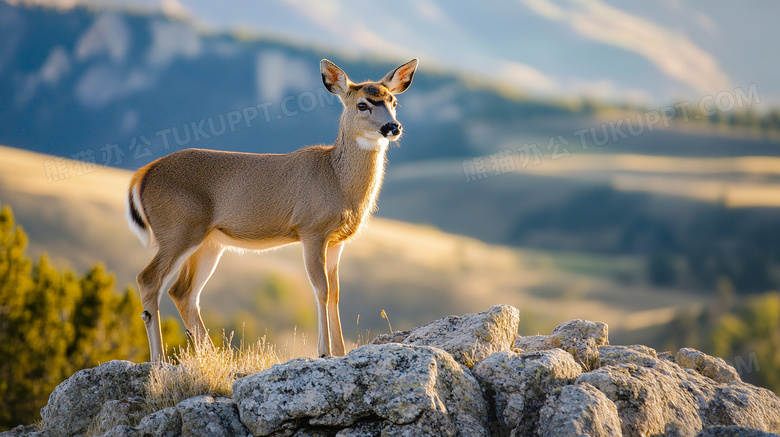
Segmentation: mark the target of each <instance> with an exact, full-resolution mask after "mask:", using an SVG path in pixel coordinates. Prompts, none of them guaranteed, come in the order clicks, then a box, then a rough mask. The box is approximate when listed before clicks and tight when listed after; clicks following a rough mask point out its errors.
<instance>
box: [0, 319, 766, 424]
mask: <svg viewBox="0 0 780 437" xmlns="http://www.w3.org/2000/svg"><path fill="white" fill-rule="evenodd" d="M517 319H518V311H517V310H516V309H514V308H512V307H507V306H494V307H491V308H490V309H489V310H488V311H486V312H484V313H479V314H470V315H467V316H461V317H455V316H451V317H447V318H444V319H441V320H438V321H436V322H433V323H431V324H430V325H426V326H423V327H421V328H417V329H414V330H412V331H410V332H407V333H399V332H396V333H394V334H393V335H392V336H380V337H379V338H378V339H377V340H375V342H376V343H382V344H372V345H367V346H362V347H359V348H357V349H355V350H353V351H351V352H350V353H349V354H347V355H346V356H344V357H340V358H325V359H310V358H301V359H296V360H292V361H289V362H287V363H284V364H278V365H275V366H273V367H271V368H270V369H268V370H265V371H263V372H260V373H257V374H255V375H249V376H246V377H244V378H241V379H239V380H237V381H236V382H235V383H234V384H233V396H232V398H226V397H214V396H211V395H208V394H206V395H201V396H196V397H193V398H190V399H186V400H184V401H182V402H180V403H179V404H178V405H176V406H173V407H169V408H164V409H162V410H160V411H156V412H153V413H151V414H147V413H148V412H147V411H146V410H145V408H144V405H146V404H145V402H144V399H143V396H144V395H145V384H146V382H147V380H148V375H149V372H150V370H151V368H152V367H151V366H152V365H151V364H149V363H144V364H133V363H129V362H124V361H112V362H109V363H105V364H102V365H100V366H98V367H96V368H93V369H86V370H82V371H80V372H77V373H76V374H74V375H73V376H72V377H71V378H69V379H68V380H67V381H65V382H63V383H62V384H60V386H58V387H57V389H55V391H54V392H53V393H52V395H51V397H50V399H49V404H48V405H47V406H46V407H45V408H44V409H43V410H42V415H43V417H44V421H43V429H40V430H39V429H37V428H36V427H32V426H27V427H18V428H16V429H14V430H11V431H8V432H6V433H2V434H1V435H2V436H3V437H10V436H23V435H24V436H40V437H49V436H53V437H55V436H80V435H84V434H85V433H87V432H89V433H91V434H92V435H103V436H114V437H120V436H122V437H140V436H170V437H177V436H206V437H208V436H244V435H256V436H296V437H305V436H311V437H326V436H327V437H333V436H338V437H369V436H370V437H374V436H489V435H500V436H505V435H511V436H530V435H538V436H571V435H587V436H615V435H617V436H619V435H623V436H647V435H665V436H690V437H694V436H701V437H708V436H751V437H753V436H777V434H772V433H776V432H778V431H780V399H778V397H777V396H776V395H775V394H773V393H772V392H770V391H768V390H765V389H762V388H758V387H754V386H751V385H749V384H746V383H744V382H742V381H741V380H740V378H739V375H737V373H736V371H735V370H734V369H733V368H732V367H730V366H729V365H728V364H727V363H726V362H725V361H723V360H721V359H718V358H714V357H711V356H709V355H706V354H704V353H702V352H700V351H697V350H694V349H681V350H680V351H678V352H677V353H676V354H670V353H661V354H658V353H656V351H655V350H653V349H651V348H649V347H646V346H641V345H633V346H617V345H610V344H609V340H608V335H607V326H606V325H605V324H603V323H596V322H590V321H585V320H573V321H570V322H566V323H564V324H561V325H560V326H558V327H557V328H555V330H553V332H552V333H551V334H550V335H537V336H528V337H518V338H516V339H515V338H514V337H515V334H514V330H516V327H517ZM134 424H137V425H135V426H133V425H134Z"/></svg>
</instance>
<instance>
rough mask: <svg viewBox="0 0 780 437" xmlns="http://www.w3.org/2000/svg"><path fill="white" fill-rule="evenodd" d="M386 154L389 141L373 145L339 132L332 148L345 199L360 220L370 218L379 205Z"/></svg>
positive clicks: (381, 141)
mask: <svg viewBox="0 0 780 437" xmlns="http://www.w3.org/2000/svg"><path fill="white" fill-rule="evenodd" d="M372 145H373V146H375V147H371V146H372ZM386 151H387V141H386V140H384V141H383V140H380V141H379V143H377V142H376V141H374V142H373V143H372V142H371V141H370V140H368V139H358V138H355V137H350V136H349V135H346V134H344V133H343V131H339V136H338V139H337V140H336V143H335V144H334V146H333V155H332V159H333V168H334V170H335V171H336V175H337V177H338V178H339V183H340V185H341V188H342V190H343V192H344V195H345V198H346V199H347V201H348V202H349V203H350V204H351V205H352V207H353V210H354V212H355V213H358V214H359V215H360V218H361V221H362V219H365V218H368V216H369V215H370V214H371V212H373V210H374V208H375V206H376V199H377V197H378V196H379V189H380V188H381V186H382V179H383V178H384V175H385V152H386Z"/></svg>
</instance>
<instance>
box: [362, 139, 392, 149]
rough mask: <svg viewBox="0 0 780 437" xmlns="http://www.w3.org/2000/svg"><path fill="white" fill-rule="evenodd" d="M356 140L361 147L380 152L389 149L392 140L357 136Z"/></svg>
mask: <svg viewBox="0 0 780 437" xmlns="http://www.w3.org/2000/svg"><path fill="white" fill-rule="evenodd" d="M355 140H356V141H357V143H358V146H359V147H360V148H361V149H363V150H376V151H378V152H381V151H383V150H385V149H387V146H388V145H389V144H390V140H388V139H387V138H367V137H356V138H355Z"/></svg>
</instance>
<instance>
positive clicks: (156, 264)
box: [136, 246, 197, 361]
mask: <svg viewBox="0 0 780 437" xmlns="http://www.w3.org/2000/svg"><path fill="white" fill-rule="evenodd" d="M195 250H197V246H191V247H190V248H189V249H188V248H186V247H179V248H176V249H167V250H166V249H163V248H161V249H160V250H159V251H158V252H157V254H156V255H155V256H154V258H152V261H151V262H150V263H149V265H147V266H146V267H145V268H144V269H143V270H142V271H141V273H139V274H138V276H137V278H136V279H137V281H138V290H139V292H140V294H141V304H142V305H143V308H144V312H143V313H142V314H141V318H143V321H144V324H145V325H146V334H147V336H148V337H149V351H150V353H151V359H152V361H160V360H161V359H162V354H163V340H162V329H161V328H160V297H161V296H162V290H163V288H164V287H165V285H166V284H167V283H168V282H170V280H171V279H172V278H173V276H174V275H175V274H176V272H178V271H179V269H180V268H181V265H182V263H183V262H184V260H186V259H187V258H188V257H189V256H190V255H191V254H192V253H193V252H194V251H195Z"/></svg>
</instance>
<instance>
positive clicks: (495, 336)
mask: <svg viewBox="0 0 780 437" xmlns="http://www.w3.org/2000/svg"><path fill="white" fill-rule="evenodd" d="M519 324H520V311H518V309H517V308H515V307H512V306H509V305H494V306H492V307H490V308H488V310H487V311H485V312H482V313H477V314H467V315H465V316H448V317H445V318H443V319H439V320H437V321H435V322H433V323H430V324H428V325H425V326H422V327H419V328H415V329H413V330H412V331H411V332H410V333H409V335H407V336H406V337H403V333H399V335H396V334H393V337H392V338H391V337H390V336H380V337H378V338H376V339H374V341H373V342H372V344H381V343H387V342H390V341H393V342H398V340H401V338H403V339H402V340H401V341H400V342H401V343H403V344H409V345H415V346H433V347H437V348H440V349H444V350H445V351H447V352H449V353H450V354H451V355H452V356H453V357H454V358H455V360H456V361H457V362H459V363H461V364H464V365H466V366H468V367H473V366H474V365H475V364H476V363H478V362H480V361H481V360H483V359H485V358H486V357H488V356H490V355H491V354H493V353H495V352H500V351H509V350H512V347H513V343H514V341H515V338H516V337H517V326H518V325H519Z"/></svg>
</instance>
